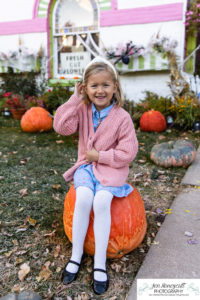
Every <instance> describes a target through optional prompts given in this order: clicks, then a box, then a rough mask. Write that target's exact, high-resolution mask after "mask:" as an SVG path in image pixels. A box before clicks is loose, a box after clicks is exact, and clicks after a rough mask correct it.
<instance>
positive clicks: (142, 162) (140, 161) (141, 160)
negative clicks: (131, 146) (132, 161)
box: [138, 159, 146, 164]
mask: <svg viewBox="0 0 200 300" xmlns="http://www.w3.org/2000/svg"><path fill="white" fill-rule="evenodd" d="M138 162H139V163H140V164H145V163H146V160H144V159H138Z"/></svg>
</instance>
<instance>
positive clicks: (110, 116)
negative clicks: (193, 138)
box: [54, 57, 138, 294]
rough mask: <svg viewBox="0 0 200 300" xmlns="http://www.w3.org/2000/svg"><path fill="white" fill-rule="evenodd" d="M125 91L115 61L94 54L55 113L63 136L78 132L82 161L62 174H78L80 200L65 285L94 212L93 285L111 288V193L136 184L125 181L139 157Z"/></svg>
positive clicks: (121, 193)
mask: <svg viewBox="0 0 200 300" xmlns="http://www.w3.org/2000/svg"><path fill="white" fill-rule="evenodd" d="M122 104H123V96H122V92H121V88H120V84H119V79H118V75H117V72H116V70H115V68H114V66H113V65H112V64H111V63H110V62H108V61H107V60H105V59H103V58H101V57H96V58H95V59H93V60H92V61H91V62H90V63H89V64H88V66H87V67H86V69H85V72H84V74H83V83H77V84H76V86H75V92H74V94H73V95H72V96H71V98H70V99H69V100H68V101H67V102H66V103H65V104H63V105H61V106H60V107H59V108H58V109H57V111H56V114H55V118H54V129H55V131H56V132H58V133H59V134H61V135H71V134H73V133H75V132H76V131H77V130H78V131H79V144H78V160H77V162H76V164H75V165H74V166H73V167H72V168H70V169H69V170H68V171H67V172H66V173H64V175H63V176H64V178H65V180H66V181H70V180H72V179H74V185H75V189H76V205H75V211H74V216H73V226H72V256H71V259H70V260H69V262H68V263H67V264H66V266H65V268H64V271H63V274H62V280H63V284H68V283H71V282H72V281H73V280H75V279H76V277H77V274H78V271H79V266H80V263H81V258H82V255H83V245H84V240H85V236H86V233H87V229H88V225H89V217H90V211H91V209H92V208H93V211H94V236H95V255H94V270H93V290H94V292H95V293H96V294H103V293H104V292H105V291H106V290H107V289H108V284H109V279H108V274H107V272H106V251H107V246H108V241H109V234H110V226H111V214H110V206H111V202H112V199H113V196H116V197H119V201H120V197H124V196H127V195H128V194H129V193H130V192H131V191H132V187H131V186H130V185H128V184H127V183H126V179H127V176H128V173H129V164H130V163H131V162H132V160H133V159H134V158H135V156H136V154H137V150H138V141H137V138H136V135H135V130H134V125H133V123H132V120H131V117H130V115H129V114H128V113H127V112H126V111H125V110H124V109H123V108H122V107H121V106H122Z"/></svg>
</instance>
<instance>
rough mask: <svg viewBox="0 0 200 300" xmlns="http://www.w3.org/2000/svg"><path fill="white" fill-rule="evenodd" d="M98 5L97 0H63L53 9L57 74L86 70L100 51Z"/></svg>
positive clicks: (54, 69)
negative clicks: (87, 65)
mask: <svg viewBox="0 0 200 300" xmlns="http://www.w3.org/2000/svg"><path fill="white" fill-rule="evenodd" d="M98 45H99V25H98V6H97V3H96V1H94V0H60V1H57V3H56V5H55V7H54V11H53V52H54V66H53V73H54V78H60V77H61V76H64V77H66V78H71V77H73V76H76V75H80V74H82V73H83V70H84V68H85V66H86V64H88V63H89V62H90V60H91V59H92V58H93V57H94V56H96V55H97V54H99V51H100V49H99V47H98Z"/></svg>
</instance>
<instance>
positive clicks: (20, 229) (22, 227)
mask: <svg viewBox="0 0 200 300" xmlns="http://www.w3.org/2000/svg"><path fill="white" fill-rule="evenodd" d="M27 229H28V227H27V226H20V228H18V229H17V230H16V233H18V232H21V231H26V230H27Z"/></svg>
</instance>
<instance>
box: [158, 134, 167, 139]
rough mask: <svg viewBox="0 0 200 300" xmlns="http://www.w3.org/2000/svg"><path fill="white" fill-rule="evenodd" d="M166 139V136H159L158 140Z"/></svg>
mask: <svg viewBox="0 0 200 300" xmlns="http://www.w3.org/2000/svg"><path fill="white" fill-rule="evenodd" d="M165 138H166V137H165V136H164V135H159V137H158V139H159V140H164V139H165Z"/></svg>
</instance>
